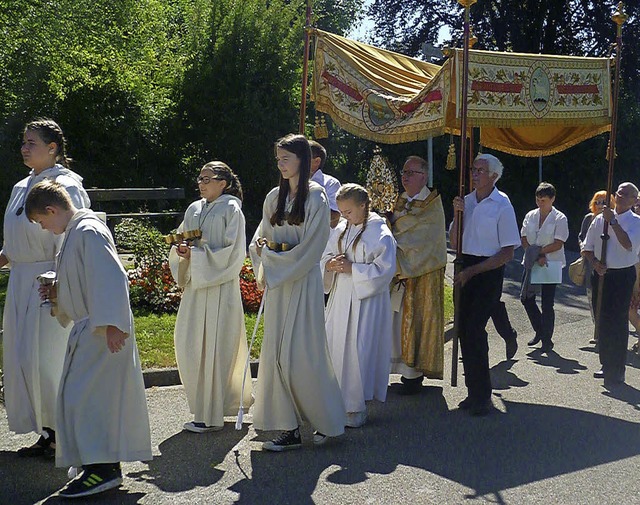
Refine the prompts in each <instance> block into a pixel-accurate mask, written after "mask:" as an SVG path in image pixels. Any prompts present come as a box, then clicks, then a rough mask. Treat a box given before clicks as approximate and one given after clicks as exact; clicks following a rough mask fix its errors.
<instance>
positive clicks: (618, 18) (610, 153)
mask: <svg viewBox="0 0 640 505" xmlns="http://www.w3.org/2000/svg"><path fill="white" fill-rule="evenodd" d="M628 18H629V16H627V14H625V12H624V4H623V3H622V2H620V3H619V4H618V8H617V10H616V11H615V12H614V13H613V15H612V16H611V19H612V20H613V22H614V23H615V24H616V25H617V29H616V59H615V66H616V68H615V74H614V75H615V77H614V79H615V80H614V83H613V110H612V112H611V134H610V135H609V146H608V149H607V159H608V160H609V173H608V175H607V196H606V197H605V202H607V203H606V204H607V205H609V204H610V203H611V192H612V189H613V188H612V187H613V167H614V165H615V160H616V137H617V131H618V124H617V123H618V97H619V96H620V62H621V60H622V25H623V24H624V23H625V21H626V20H627V19H628ZM600 238H602V249H601V252H600V261H601V262H602V263H604V264H605V265H606V263H607V242H608V240H609V223H607V222H606V221H605V222H604V227H603V228H602V235H601V236H600ZM603 290H604V279H603V277H600V278H599V279H598V298H597V302H596V307H595V327H594V336H593V338H594V339H595V340H596V342H598V341H599V337H600V330H601V326H602V325H601V321H600V319H601V317H600V316H601V315H602V294H603Z"/></svg>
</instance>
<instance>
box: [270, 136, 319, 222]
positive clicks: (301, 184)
mask: <svg viewBox="0 0 640 505" xmlns="http://www.w3.org/2000/svg"><path fill="white" fill-rule="evenodd" d="M278 148H280V149H284V150H285V151H288V152H290V153H293V154H295V155H296V156H297V157H298V159H299V160H300V170H299V172H298V190H297V192H296V196H295V199H294V200H293V207H292V209H291V212H290V213H289V215H285V205H286V202H287V195H288V194H289V181H288V180H287V179H285V178H284V177H282V174H280V184H279V188H278V189H279V191H278V205H277V207H276V211H275V212H274V214H273V215H272V216H271V219H270V220H269V221H270V222H271V226H276V225H282V222H283V221H284V220H285V218H286V220H287V223H289V224H291V225H299V224H302V222H303V221H304V205H305V203H307V197H308V196H309V174H310V173H311V148H310V147H309V141H308V140H307V138H306V137H305V136H304V135H296V134H293V133H290V134H289V135H286V136H285V137H282V138H281V139H280V140H278V141H277V142H276V144H275V147H274V150H275V152H276V154H277V149H278Z"/></svg>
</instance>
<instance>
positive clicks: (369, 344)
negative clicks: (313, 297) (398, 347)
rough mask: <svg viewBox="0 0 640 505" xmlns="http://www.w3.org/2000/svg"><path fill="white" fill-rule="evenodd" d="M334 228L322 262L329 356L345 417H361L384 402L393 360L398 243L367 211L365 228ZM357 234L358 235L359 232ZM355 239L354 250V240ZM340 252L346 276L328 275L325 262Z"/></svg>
mask: <svg viewBox="0 0 640 505" xmlns="http://www.w3.org/2000/svg"><path fill="white" fill-rule="evenodd" d="M346 228H347V223H346V221H341V222H340V224H338V226H336V229H335V233H333V234H332V235H331V239H330V240H329V243H328V244H327V247H326V248H325V251H324V254H323V256H322V261H321V263H320V265H321V267H322V269H323V272H324V289H325V293H330V296H329V303H328V304H327V308H326V329H327V340H328V342H329V353H330V355H331V361H332V362H333V369H334V370H335V372H336V376H337V378H338V383H339V384H340V388H341V389H342V397H343V399H344V404H345V407H346V409H347V412H362V411H364V410H365V409H366V407H365V401H368V400H373V399H376V400H379V401H381V402H383V401H385V400H386V397H387V385H388V383H389V369H390V366H391V365H390V359H391V337H392V335H391V297H390V293H389V284H390V283H391V279H393V276H394V274H395V271H396V241H395V239H394V238H393V235H392V234H391V230H389V228H388V226H387V224H386V222H385V220H384V219H383V218H381V217H380V216H379V215H378V214H376V213H373V212H371V213H370V214H369V218H368V220H367V226H366V228H365V229H364V231H362V232H361V230H362V228H363V225H357V226H350V227H349V228H348V231H347V233H345V234H344V236H343V238H342V241H341V245H342V248H341V249H340V247H339V243H338V242H339V241H340V235H342V233H343V232H344V231H345V229H346ZM360 232H361V233H360ZM358 234H359V240H358V243H357V245H356V247H355V251H354V249H353V244H354V243H355V241H356V237H358ZM342 253H344V254H345V255H346V257H347V259H348V260H349V261H351V262H352V265H351V270H352V272H351V273H350V274H349V273H340V272H328V271H326V270H325V266H326V263H327V262H328V261H329V260H330V259H331V258H333V257H335V256H337V255H338V254H342Z"/></svg>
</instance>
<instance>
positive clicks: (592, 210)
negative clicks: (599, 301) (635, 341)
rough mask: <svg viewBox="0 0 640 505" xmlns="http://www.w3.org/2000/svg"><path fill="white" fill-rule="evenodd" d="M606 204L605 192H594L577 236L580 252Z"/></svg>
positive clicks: (588, 267) (587, 284)
mask: <svg viewBox="0 0 640 505" xmlns="http://www.w3.org/2000/svg"><path fill="white" fill-rule="evenodd" d="M606 203H607V192H606V191H605V190H604V189H602V190H600V191H596V192H595V193H594V195H593V197H592V198H591V201H590V202H589V213H588V214H586V215H585V216H584V218H583V219H582V225H580V233H579V234H578V243H579V244H580V250H582V248H583V247H584V241H585V239H586V238H587V230H588V229H589V226H591V223H592V222H593V219H594V218H595V217H596V216H597V215H598V214H600V213H601V212H602V209H604V206H605V204H606ZM609 206H610V207H612V208H613V206H614V202H613V196H612V197H611V201H610V202H609ZM585 263H586V272H585V275H584V278H585V279H587V281H586V282H585V287H586V288H587V300H589V310H590V311H591V320H592V321H594V322H595V318H594V315H593V302H592V292H591V282H589V279H591V264H590V263H589V262H588V261H587V262H585ZM591 343H592V344H595V343H596V341H595V340H592V341H591Z"/></svg>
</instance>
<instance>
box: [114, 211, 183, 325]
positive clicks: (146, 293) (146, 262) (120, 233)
mask: <svg viewBox="0 0 640 505" xmlns="http://www.w3.org/2000/svg"><path fill="white" fill-rule="evenodd" d="M115 237H116V242H117V243H118V244H119V245H120V246H121V247H124V248H126V249H128V250H130V251H131V252H132V253H133V268H132V269H130V270H128V272H127V273H128V275H129V291H130V295H129V296H130V299H131V306H132V307H133V308H135V309H141V310H147V311H149V312H153V313H156V314H158V313H164V312H175V311H177V310H178V307H179V305H180V299H181V296H182V290H181V289H180V288H179V287H178V285H177V284H176V282H175V281H174V279H173V276H172V275H171V270H170V269H169V261H168V258H169V247H168V246H167V244H166V242H165V241H164V237H163V236H162V234H161V233H160V232H159V231H158V230H157V229H156V228H155V227H154V226H152V225H151V224H150V223H149V222H148V221H146V220H143V219H138V220H134V219H123V220H122V221H121V222H120V223H118V224H117V225H116V227H115Z"/></svg>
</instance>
